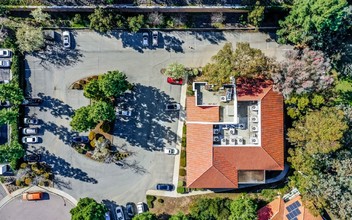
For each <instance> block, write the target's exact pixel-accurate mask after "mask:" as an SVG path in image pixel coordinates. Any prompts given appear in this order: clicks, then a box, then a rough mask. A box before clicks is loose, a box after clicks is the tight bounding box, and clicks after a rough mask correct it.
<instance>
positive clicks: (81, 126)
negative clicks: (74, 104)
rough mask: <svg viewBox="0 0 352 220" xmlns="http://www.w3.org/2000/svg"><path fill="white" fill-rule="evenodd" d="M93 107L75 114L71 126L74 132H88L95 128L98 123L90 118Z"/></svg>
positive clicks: (82, 109) (87, 107)
mask: <svg viewBox="0 0 352 220" xmlns="http://www.w3.org/2000/svg"><path fill="white" fill-rule="evenodd" d="M90 110H91V106H83V107H81V108H79V109H77V110H75V114H74V115H73V117H72V121H71V122H70V125H71V127H72V130H75V131H80V132H82V131H88V130H89V129H91V128H94V126H95V125H96V123H95V122H94V120H93V118H92V117H90Z"/></svg>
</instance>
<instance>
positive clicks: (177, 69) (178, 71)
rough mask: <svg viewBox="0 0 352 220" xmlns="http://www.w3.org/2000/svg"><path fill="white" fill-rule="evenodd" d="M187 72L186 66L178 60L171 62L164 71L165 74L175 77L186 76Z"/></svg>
mask: <svg viewBox="0 0 352 220" xmlns="http://www.w3.org/2000/svg"><path fill="white" fill-rule="evenodd" d="M186 74H187V71H186V68H185V66H184V65H182V64H180V63H177V62H175V63H171V64H169V65H168V66H167V68H166V70H165V72H164V75H166V76H169V77H171V78H173V79H180V78H184V77H185V76H186Z"/></svg>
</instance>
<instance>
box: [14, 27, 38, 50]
mask: <svg viewBox="0 0 352 220" xmlns="http://www.w3.org/2000/svg"><path fill="white" fill-rule="evenodd" d="M16 38H17V43H18V47H19V49H20V51H21V52H22V53H23V52H28V53H31V52H33V51H36V50H39V49H40V48H42V47H43V46H44V36H43V32H42V29H41V28H40V27H32V26H29V25H26V24H22V25H21V26H20V27H19V28H18V29H17V31H16Z"/></svg>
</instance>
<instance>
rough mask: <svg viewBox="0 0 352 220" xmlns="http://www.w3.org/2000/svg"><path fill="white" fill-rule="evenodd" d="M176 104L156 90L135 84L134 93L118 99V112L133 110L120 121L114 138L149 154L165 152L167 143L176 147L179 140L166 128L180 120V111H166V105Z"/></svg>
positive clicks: (119, 119)
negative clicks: (174, 144) (150, 152)
mask: <svg viewBox="0 0 352 220" xmlns="http://www.w3.org/2000/svg"><path fill="white" fill-rule="evenodd" d="M174 101H175V100H173V99H172V98H171V97H170V96H169V95H167V94H166V93H165V92H163V91H160V90H159V89H157V88H155V87H151V86H144V85H141V84H136V85H135V86H134V88H133V91H132V92H131V93H125V94H124V95H123V96H121V97H119V104H118V107H117V108H121V109H126V110H131V112H132V115H131V116H130V117H118V118H117V120H116V123H115V129H114V131H113V135H115V136H118V137H120V138H122V139H124V140H125V141H127V142H128V143H130V144H131V145H132V146H137V147H141V148H144V149H145V150H149V151H154V150H162V149H163V148H164V145H165V141H167V142H169V143H170V144H171V143H175V142H176V141H177V139H178V138H179V137H178V136H177V134H176V133H175V132H174V131H172V130H171V127H170V126H167V125H165V124H166V123H172V122H176V121H177V119H178V116H179V112H178V111H176V112H168V111H166V110H165V104H166V103H170V102H174Z"/></svg>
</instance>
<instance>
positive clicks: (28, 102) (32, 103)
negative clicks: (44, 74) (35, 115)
mask: <svg viewBox="0 0 352 220" xmlns="http://www.w3.org/2000/svg"><path fill="white" fill-rule="evenodd" d="M42 102H43V99H41V98H26V99H25V100H23V102H22V105H28V106H37V105H40V104H42Z"/></svg>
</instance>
